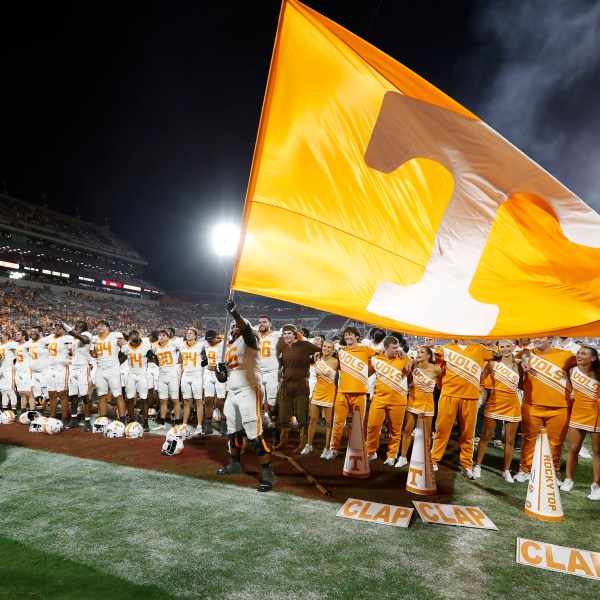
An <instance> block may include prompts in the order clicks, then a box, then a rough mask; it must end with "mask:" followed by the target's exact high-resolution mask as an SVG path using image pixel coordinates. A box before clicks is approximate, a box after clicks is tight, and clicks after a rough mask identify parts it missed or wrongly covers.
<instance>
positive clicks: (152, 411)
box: [148, 408, 158, 421]
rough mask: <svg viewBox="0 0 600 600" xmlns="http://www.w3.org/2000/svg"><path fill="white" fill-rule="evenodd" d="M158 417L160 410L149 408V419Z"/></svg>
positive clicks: (153, 419)
mask: <svg viewBox="0 0 600 600" xmlns="http://www.w3.org/2000/svg"><path fill="white" fill-rule="evenodd" d="M157 418H158V412H157V411H156V409H155V408H149V409H148V420H149V421H156V419H157Z"/></svg>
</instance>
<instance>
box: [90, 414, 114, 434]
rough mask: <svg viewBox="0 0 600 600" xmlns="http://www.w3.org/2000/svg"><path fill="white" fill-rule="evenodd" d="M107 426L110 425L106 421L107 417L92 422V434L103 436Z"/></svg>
mask: <svg viewBox="0 0 600 600" xmlns="http://www.w3.org/2000/svg"><path fill="white" fill-rule="evenodd" d="M109 425H110V421H109V420H108V418H107V417H98V418H97V419H96V420H95V421H94V424H93V425H92V432H93V433H102V434H104V432H105V431H106V428H107V427H108V426H109Z"/></svg>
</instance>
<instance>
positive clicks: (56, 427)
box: [44, 418, 63, 435]
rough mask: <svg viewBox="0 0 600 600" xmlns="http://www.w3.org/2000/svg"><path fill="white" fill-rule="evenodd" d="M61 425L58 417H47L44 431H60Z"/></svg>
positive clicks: (52, 433)
mask: <svg viewBox="0 0 600 600" xmlns="http://www.w3.org/2000/svg"><path fill="white" fill-rule="evenodd" d="M62 428H63V425H62V422H61V421H59V420H58V419H53V418H50V419H47V420H46V422H45V423H44V433H47V434H48V435H56V434H57V433H60V432H61V431H62Z"/></svg>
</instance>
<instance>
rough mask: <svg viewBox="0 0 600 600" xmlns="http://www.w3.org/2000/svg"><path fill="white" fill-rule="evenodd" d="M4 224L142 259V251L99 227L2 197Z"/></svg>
mask: <svg viewBox="0 0 600 600" xmlns="http://www.w3.org/2000/svg"><path fill="white" fill-rule="evenodd" d="M1 197H2V202H0V222H3V223H6V224H8V225H11V226H13V227H17V228H19V229H26V230H31V231H41V232H44V233H51V234H52V235H53V237H55V238H57V239H64V240H68V241H76V242H77V243H78V244H81V243H83V244H87V245H88V246H90V247H98V246H100V247H102V248H104V249H107V250H110V251H112V252H115V251H116V252H118V253H120V254H122V255H123V256H129V257H131V258H138V259H139V258H140V256H139V254H138V252H136V251H135V250H134V249H133V248H131V247H130V246H129V245H127V244H126V243H125V242H123V240H121V239H120V238H119V237H117V236H116V235H114V234H113V233H112V232H111V231H110V230H109V229H108V228H106V227H99V226H97V225H94V224H92V223H88V222H86V221H82V220H80V219H76V218H73V217H69V216H67V215H64V214H61V213H58V212H56V211H53V210H50V209H48V208H45V207H41V206H35V205H33V204H29V203H27V202H23V201H22V200H17V199H16V198H11V197H10V196H8V195H6V194H2V195H1Z"/></svg>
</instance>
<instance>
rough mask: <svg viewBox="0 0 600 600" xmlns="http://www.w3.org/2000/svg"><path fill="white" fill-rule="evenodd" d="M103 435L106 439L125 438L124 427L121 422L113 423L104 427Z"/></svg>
mask: <svg viewBox="0 0 600 600" xmlns="http://www.w3.org/2000/svg"><path fill="white" fill-rule="evenodd" d="M104 435H105V436H106V437H108V438H118V437H124V436H125V425H123V423H121V421H113V422H112V423H111V424H110V425H108V426H107V427H106V430H105V431H104Z"/></svg>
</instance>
